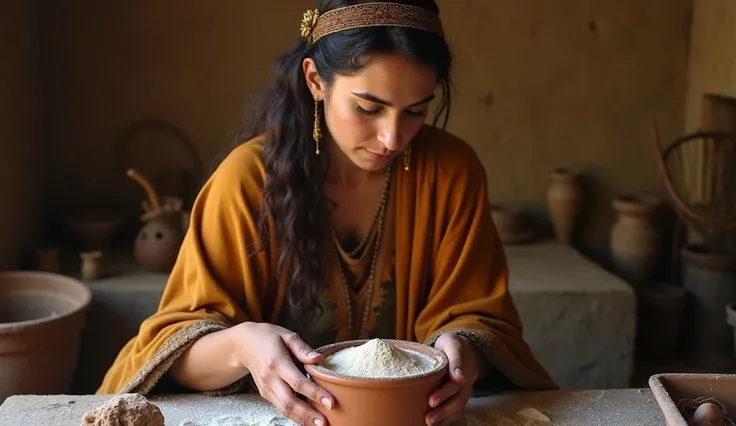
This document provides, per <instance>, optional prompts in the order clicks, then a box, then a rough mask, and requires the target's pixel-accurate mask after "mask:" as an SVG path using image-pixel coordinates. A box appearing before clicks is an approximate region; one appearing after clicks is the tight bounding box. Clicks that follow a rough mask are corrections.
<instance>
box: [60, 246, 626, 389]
mask: <svg viewBox="0 0 736 426" xmlns="http://www.w3.org/2000/svg"><path fill="white" fill-rule="evenodd" d="M506 251H507V255H508V261H509V268H510V288H511V293H512V295H513V297H514V300H515V302H516V305H517V308H518V310H519V313H520V315H521V318H522V321H523V324H524V328H525V330H524V332H525V333H524V334H525V338H526V340H527V342H529V345H530V346H531V347H532V350H533V351H534V353H535V355H536V356H537V357H538V358H539V360H540V362H541V363H542V364H543V365H544V366H545V367H546V368H547V369H548V370H549V371H550V373H551V374H552V376H553V378H554V379H555V381H556V382H557V383H558V384H559V385H560V386H561V387H563V388H575V389H607V388H627V387H629V386H630V384H629V379H630V377H631V375H632V370H633V353H634V332H635V324H636V310H635V305H636V304H635V299H634V294H633V292H632V290H631V289H630V288H629V286H628V285H627V284H626V283H625V282H624V281H622V280H621V279H619V278H617V277H616V276H614V275H612V274H610V273H608V272H607V271H606V270H604V269H603V268H601V267H600V266H599V265H597V264H595V263H593V262H591V261H589V260H588V259H586V258H584V257H583V256H581V255H580V254H579V253H578V252H577V251H575V250H574V249H573V248H571V247H569V246H565V245H561V244H557V243H555V242H542V243H537V244H529V245H519V246H509V247H507V248H506ZM106 259H108V262H109V263H108V264H107V265H106V268H107V271H108V273H109V277H108V278H104V279H101V280H97V281H94V282H89V283H87V284H88V285H89V286H90V288H91V289H92V291H93V294H94V303H93V307H92V310H91V312H90V317H89V318H90V319H89V322H88V325H87V327H86V328H85V331H84V336H83V344H82V351H81V354H80V368H79V370H78V372H77V374H76V377H75V383H74V386H73V388H72V393H80V394H85V393H94V391H95V390H96V388H97V386H98V384H99V383H100V381H101V379H102V376H103V375H104V373H105V371H106V369H107V367H108V366H109V364H110V363H111V362H112V360H113V359H114V358H115V356H116V354H117V352H118V351H119V350H120V348H121V347H122V346H123V345H124V344H125V342H127V340H128V339H129V338H130V337H132V336H133V335H135V334H136V333H137V331H138V326H139V324H140V322H141V321H143V320H144V319H145V318H146V317H147V316H148V315H150V314H151V313H152V312H154V311H155V310H156V308H157V306H158V302H159V299H160V297H161V293H162V292H163V288H164V285H165V284H166V279H167V275H166V274H153V273H148V272H143V271H141V270H140V269H139V268H137V267H136V266H135V264H134V263H131V261H130V260H129V258H126V257H125V256H122V257H120V256H108V257H106Z"/></svg>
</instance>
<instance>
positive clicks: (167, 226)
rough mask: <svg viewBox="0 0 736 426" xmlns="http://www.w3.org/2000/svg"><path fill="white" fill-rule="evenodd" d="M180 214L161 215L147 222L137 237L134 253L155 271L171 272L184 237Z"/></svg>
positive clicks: (141, 262) (145, 265)
mask: <svg viewBox="0 0 736 426" xmlns="http://www.w3.org/2000/svg"><path fill="white" fill-rule="evenodd" d="M176 219H179V216H178V215H177V216H175V217H167V215H160V216H158V217H156V218H153V219H151V220H149V221H148V222H146V223H145V224H144V225H143V227H142V228H141V230H140V231H139V232H138V236H137V237H136V239H135V245H134V247H133V255H134V256H135V259H136V261H137V262H138V263H140V264H141V265H142V266H143V267H144V268H146V269H148V270H150V271H153V272H170V271H171V269H172V268H173V267H174V263H176V258H177V257H178V255H179V248H180V247H181V243H182V241H183V239H184V234H183V232H182V229H181V223H180V222H177V220H176Z"/></svg>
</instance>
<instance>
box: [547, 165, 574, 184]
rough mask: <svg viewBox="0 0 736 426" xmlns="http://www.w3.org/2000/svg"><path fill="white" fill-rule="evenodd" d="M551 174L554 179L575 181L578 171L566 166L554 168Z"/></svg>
mask: <svg viewBox="0 0 736 426" xmlns="http://www.w3.org/2000/svg"><path fill="white" fill-rule="evenodd" d="M550 174H551V175H552V178H553V179H555V180H558V181H563V182H566V181H573V180H575V178H576V177H577V173H575V172H573V171H572V170H570V169H568V168H566V167H557V168H554V169H552V172H551V173H550Z"/></svg>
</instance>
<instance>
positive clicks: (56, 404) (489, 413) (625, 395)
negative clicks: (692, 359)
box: [0, 389, 664, 426]
mask: <svg viewBox="0 0 736 426" xmlns="http://www.w3.org/2000/svg"><path fill="white" fill-rule="evenodd" d="M107 398H108V397H106V396H101V395H53V396H33V395H22V396H12V397H10V398H8V399H7V400H6V401H5V403H3V404H2V405H1V406H0V426H17V425H54V426H79V425H80V424H81V420H82V417H83V416H84V413H86V412H88V411H90V410H92V409H94V408H96V407H97V406H99V405H101V404H102V403H104V401H105V400H106V399H107ZM150 400H151V402H153V403H154V404H156V405H157V406H159V408H160V409H161V411H162V413H163V414H164V418H165V419H166V426H183V425H185V424H187V422H189V424H188V425H187V426H214V425H219V424H232V425H235V424H247V425H253V424H264V425H265V424H279V425H287V424H294V423H293V422H292V423H286V422H278V423H266V422H267V421H268V420H269V419H272V416H273V415H274V414H275V412H274V410H273V408H272V407H271V406H270V405H269V404H268V403H267V402H266V401H265V400H262V399H261V398H260V397H258V396H256V395H236V396H227V397H209V396H204V395H201V394H196V395H192V394H188V395H171V396H166V397H151V399H150ZM524 408H535V409H537V410H539V411H540V412H542V413H543V414H545V415H546V416H547V417H549V419H550V422H549V424H552V425H557V426H579V425H587V426H598V425H606V426H633V425H660V424H664V416H663V415H662V412H661V411H660V409H659V407H658V405H657V403H656V401H655V399H654V397H653V396H652V393H651V392H650V391H649V389H614V390H587V391H565V390H562V391H552V392H530V393H518V394H513V393H511V394H502V395H496V396H490V397H483V398H474V399H471V401H470V403H469V404H468V415H467V416H466V419H465V422H464V423H465V424H466V425H467V426H483V425H524V424H543V423H538V422H528V420H527V421H525V419H524V417H521V416H520V415H519V414H518V412H519V411H520V410H522V409H524ZM225 418H229V419H230V420H232V421H233V422H232V423H224V422H223V423H219V422H218V421H217V420H222V419H225ZM238 418H240V419H242V420H241V422H242V423H238V422H237V421H235V420H237V419H238ZM246 419H247V420H248V422H245V421H244V420H246ZM259 422H263V423H259Z"/></svg>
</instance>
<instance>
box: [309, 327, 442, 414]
mask: <svg viewBox="0 0 736 426" xmlns="http://www.w3.org/2000/svg"><path fill="white" fill-rule="evenodd" d="M384 341H385V342H386V343H389V344H391V345H394V346H396V347H398V348H401V349H408V350H411V351H415V352H419V353H421V354H423V355H426V356H429V357H430V358H432V359H434V360H435V362H436V366H435V367H434V368H433V369H432V370H430V371H428V372H427V373H426V374H424V375H419V376H413V377H409V378H400V379H394V378H388V379H384V378H375V379H374V378H368V379H366V378H353V377H346V376H341V375H338V374H336V373H335V372H332V371H330V370H328V369H327V368H325V367H323V366H321V365H316V366H315V365H305V369H306V371H307V373H308V374H309V376H310V377H311V379H312V380H313V381H314V382H315V383H316V384H317V385H318V386H320V387H322V388H323V389H325V390H326V391H327V392H329V393H330V394H331V395H333V396H334V397H335V400H336V404H335V406H334V407H333V408H332V409H331V410H328V409H326V408H324V407H322V406H321V405H319V404H317V403H314V402H313V401H310V403H311V404H312V406H313V407H314V408H315V409H316V410H318V411H319V412H321V413H322V414H323V415H324V416H325V417H326V418H327V421H328V423H329V424H330V425H336V426H339V425H350V426H375V425H381V426H426V424H427V423H426V419H425V417H426V415H427V412H428V411H429V410H430V407H429V396H430V394H431V393H432V392H433V391H435V390H436V389H438V388H439V386H440V385H441V383H442V382H443V380H444V379H446V375H447V364H448V362H447V356H445V354H444V353H443V352H441V351H439V350H437V349H435V348H433V347H431V346H428V345H423V344H421V343H415V342H410V341H404V340H384ZM363 343H366V340H356V341H348V342H340V343H335V344H332V345H328V346H324V347H322V348H319V349H317V352H319V353H321V354H322V355H323V356H324V357H325V358H327V357H328V356H330V355H332V354H334V353H336V352H338V351H340V350H342V349H345V348H349V347H353V346H359V345H362V344H363Z"/></svg>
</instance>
